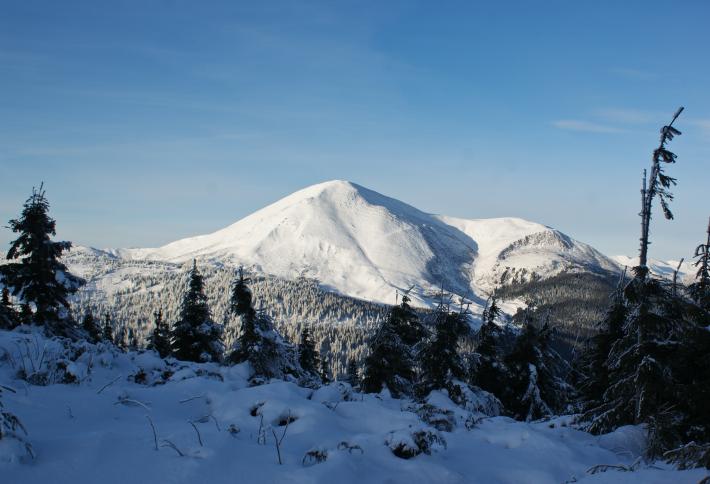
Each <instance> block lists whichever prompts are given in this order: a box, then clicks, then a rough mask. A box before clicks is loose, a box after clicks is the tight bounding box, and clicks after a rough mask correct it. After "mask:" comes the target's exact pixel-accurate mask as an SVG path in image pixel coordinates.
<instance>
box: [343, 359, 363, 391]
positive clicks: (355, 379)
mask: <svg viewBox="0 0 710 484" xmlns="http://www.w3.org/2000/svg"><path fill="white" fill-rule="evenodd" d="M345 378H346V380H347V382H348V383H350V386H352V387H353V388H360V370H359V368H358V366H357V361H355V359H350V361H348V367H347V371H346V373H345Z"/></svg>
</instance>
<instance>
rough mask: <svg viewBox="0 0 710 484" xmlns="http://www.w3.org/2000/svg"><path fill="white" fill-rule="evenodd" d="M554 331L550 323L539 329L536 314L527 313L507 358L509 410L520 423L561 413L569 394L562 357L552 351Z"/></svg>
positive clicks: (507, 404)
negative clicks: (536, 325) (535, 322)
mask: <svg viewBox="0 0 710 484" xmlns="http://www.w3.org/2000/svg"><path fill="white" fill-rule="evenodd" d="M552 333H553V331H552V328H551V327H550V326H549V323H548V322H547V321H546V322H545V323H544V324H543V326H542V328H540V329H538V328H536V327H535V324H534V321H533V319H532V311H531V310H530V309H529V308H528V309H527V310H526V312H525V322H524V327H523V331H522V333H521V334H520V335H519V336H518V337H517V339H516V341H515V345H514V347H513V349H512V351H511V352H510V353H509V354H508V355H507V356H506V366H507V367H508V369H509V372H510V373H509V377H508V385H509V388H508V390H507V391H506V392H504V394H503V395H502V397H503V403H504V405H505V407H506V409H507V410H508V411H509V412H511V413H512V414H513V415H514V416H515V418H516V419H519V420H525V421H530V420H537V419H539V418H543V417H548V416H550V415H554V414H555V413H557V412H558V411H560V410H561V408H562V405H563V403H565V400H566V398H567V393H568V391H569V388H568V385H567V384H566V382H564V380H563V379H562V378H561V376H560V373H561V368H560V365H563V360H562V358H561V357H560V356H559V355H558V354H557V353H556V352H555V351H554V350H553V349H552V347H551V345H550V343H551V340H552Z"/></svg>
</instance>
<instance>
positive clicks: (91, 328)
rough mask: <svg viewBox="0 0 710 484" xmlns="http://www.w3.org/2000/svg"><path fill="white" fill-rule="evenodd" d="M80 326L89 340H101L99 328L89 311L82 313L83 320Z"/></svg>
mask: <svg viewBox="0 0 710 484" xmlns="http://www.w3.org/2000/svg"><path fill="white" fill-rule="evenodd" d="M81 327H82V328H83V329H84V331H86V334H87V335H88V336H89V340H90V341H91V342H92V343H97V342H99V341H101V330H100V329H99V326H98V325H97V324H96V321H95V320H94V316H93V315H92V314H91V313H86V315H84V320H83V321H82V322H81Z"/></svg>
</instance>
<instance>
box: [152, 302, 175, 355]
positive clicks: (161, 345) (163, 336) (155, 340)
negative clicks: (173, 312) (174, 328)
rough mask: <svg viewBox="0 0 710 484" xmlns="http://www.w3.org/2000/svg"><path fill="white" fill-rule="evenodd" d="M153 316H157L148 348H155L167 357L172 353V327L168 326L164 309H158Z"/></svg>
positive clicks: (159, 353)
mask: <svg viewBox="0 0 710 484" xmlns="http://www.w3.org/2000/svg"><path fill="white" fill-rule="evenodd" d="M153 316H154V318H155V319H154V324H155V327H154V328H153V332H152V333H151V335H150V343H149V346H148V349H152V350H155V351H156V352H157V353H158V355H160V357H161V358H167V357H168V356H170V354H171V353H172V348H171V347H170V328H168V325H167V323H166V322H165V321H163V310H162V309H158V311H156V312H155V313H154V315H153Z"/></svg>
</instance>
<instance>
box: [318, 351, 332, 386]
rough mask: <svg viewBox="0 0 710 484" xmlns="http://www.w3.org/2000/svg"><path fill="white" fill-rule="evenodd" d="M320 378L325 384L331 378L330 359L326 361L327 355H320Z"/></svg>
mask: <svg viewBox="0 0 710 484" xmlns="http://www.w3.org/2000/svg"><path fill="white" fill-rule="evenodd" d="M320 379H321V381H322V382H323V383H325V384H328V383H330V382H331V380H332V378H331V375H330V361H328V357H327V356H323V357H321V364H320Z"/></svg>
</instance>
